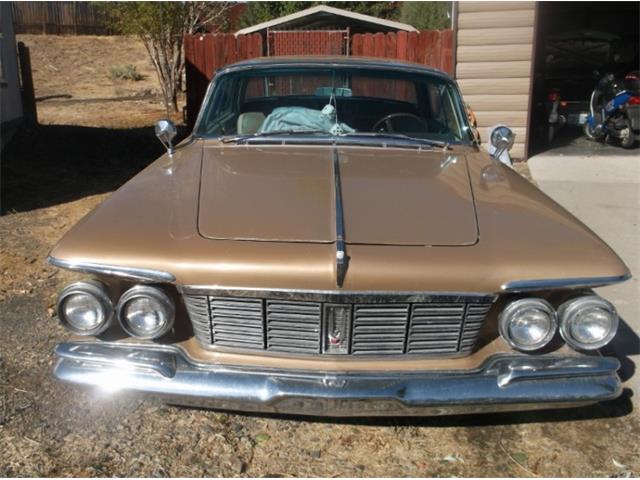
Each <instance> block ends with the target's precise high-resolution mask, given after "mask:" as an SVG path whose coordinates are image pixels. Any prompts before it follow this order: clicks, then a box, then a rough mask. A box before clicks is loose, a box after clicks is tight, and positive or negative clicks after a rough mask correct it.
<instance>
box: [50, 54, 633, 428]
mask: <svg viewBox="0 0 640 480" xmlns="http://www.w3.org/2000/svg"><path fill="white" fill-rule="evenodd" d="M473 130H474V129H473V128H472V127H470V126H469V123H468V119H467V115H466V113H465V108H464V103H463V101H462V98H461V96H460V94H459V91H458V88H457V86H456V83H455V82H454V81H453V80H452V79H451V78H450V77H448V76H447V75H445V74H443V73H441V72H439V71H437V70H433V69H430V68H426V67H424V66H419V65H413V64H408V63H399V62H395V61H386V60H380V59H356V58H348V57H341V58H324V57H310V58H295V57H288V58H268V59H256V60H250V61H245V62H242V63H237V64H235V65H231V66H229V67H226V68H225V69H223V70H222V71H220V72H218V73H217V75H216V76H215V78H214V80H213V82H212V83H211V85H210V87H209V89H208V92H207V95H206V97H205V100H204V102H203V106H202V108H201V112H200V114H199V117H198V120H197V122H196V125H195V128H194V130H193V133H192V135H191V136H190V137H189V138H188V139H186V140H185V141H184V142H183V143H182V144H180V145H179V146H177V147H176V148H174V146H173V144H172V140H173V137H174V135H175V127H174V126H173V124H172V123H171V122H169V121H161V122H159V123H158V124H157V126H156V133H157V135H158V137H159V138H160V139H161V141H162V142H163V143H164V144H165V145H166V147H167V154H166V155H163V156H162V157H161V158H159V159H158V160H157V161H156V162H155V163H153V164H152V165H150V166H149V167H148V168H146V169H145V170H144V171H142V172H141V173H140V174H138V175H137V176H136V177H135V178H133V179H132V180H131V181H129V182H128V183H127V184H125V185H124V186H122V187H121V188H120V189H119V190H118V191H117V192H115V193H114V194H113V195H111V196H110V197H109V198H108V199H107V200H106V201H105V202H104V203H103V204H102V205H100V206H99V207H98V208H97V209H96V210H95V211H93V212H92V213H90V214H89V215H88V216H87V217H86V218H84V219H83V220H82V221H80V222H79V223H78V224H77V225H76V226H74V227H73V228H72V229H71V230H70V231H69V232H68V233H67V234H66V235H65V236H64V238H63V239H62V240H61V241H60V243H59V244H58V245H57V246H56V247H55V248H54V249H53V250H52V252H51V254H50V257H49V261H50V262H51V263H52V264H53V265H56V266H58V267H61V268H67V269H71V270H75V271H79V272H85V273H86V274H88V275H89V278H88V279H87V280H86V281H81V282H76V283H73V284H71V285H69V286H68V287H66V288H65V289H64V290H63V291H62V292H61V294H60V297H59V301H58V318H59V320H60V321H61V322H62V324H63V325H64V326H65V327H67V328H68V329H69V330H70V331H71V332H73V333H74V334H77V335H79V337H77V338H74V339H73V340H72V341H67V342H64V343H61V344H59V345H58V346H57V348H56V354H57V357H58V360H57V364H56V366H55V376H56V377H57V378H58V379H60V380H63V381H66V382H70V383H72V384H78V385H84V386H91V387H97V388H99V389H103V390H105V391H109V392H116V391H135V392H142V393H145V394H149V395H153V396H158V397H160V398H162V399H164V400H165V401H167V402H169V403H174V404H182V405H193V406H201V407H211V408H220V409H233V410H244V411H262V412H274V413H288V414H309V415H328V416H358V415H367V416H368V415H433V414H448V413H470V412H471V413H472V412H483V411H499V410H519V409H532V408H549V407H554V408H555V407H564V406H577V405H585V404H589V403H594V402H598V401H602V400H607V399H613V398H615V397H617V396H618V395H619V394H620V392H621V385H620V380H619V378H618V376H617V373H616V371H617V369H618V368H619V362H618V360H617V359H616V358H612V357H606V356H603V355H601V354H600V353H599V349H600V348H601V347H603V346H605V345H607V344H608V343H609V342H610V341H611V340H612V338H613V337H614V335H615V334H616V330H617V326H618V316H617V313H616V310H615V308H614V306H613V305H612V304H611V303H610V302H608V301H607V300H605V299H603V298H601V297H599V296H598V295H596V294H594V293H593V291H592V290H590V289H591V288H592V287H596V286H601V285H607V284H612V283H615V282H620V281H623V280H626V279H628V278H629V277H630V272H629V270H628V268H627V267H626V266H625V265H624V263H623V262H622V261H621V260H620V258H618V256H617V255H616V254H615V253H614V252H613V251H612V250H611V249H610V248H609V247H608V246H607V245H606V244H605V243H604V242H603V241H602V240H601V239H600V238H598V237H597V236H596V235H595V234H594V233H593V232H592V231H591V230H589V229H588V228H587V227H586V226H585V225H583V224H582V223H581V222H580V221H579V220H577V219H576V218H575V217H573V216H572V215H571V214H569V213H568V212H567V211H565V210H564V209H563V208H562V207H561V206H560V205H558V204H557V203H555V202H554V201H553V200H551V199H550V198H548V197H547V196H545V195H544V194H543V193H542V192H540V191H539V190H538V189H537V188H536V187H535V186H534V185H533V184H532V183H530V182H529V181H527V180H526V179H524V178H523V177H521V176H520V175H518V174H517V173H516V172H514V171H513V170H512V169H511V168H510V167H509V166H508V165H505V164H504V163H502V162H500V161H498V158H502V157H503V156H504V154H505V150H506V149H508V148H509V146H510V144H512V142H513V135H512V133H511V132H510V130H509V129H508V128H505V127H501V128H498V129H496V130H495V132H494V134H493V135H491V137H492V138H491V139H490V141H491V143H492V147H493V150H495V151H494V153H493V155H492V156H490V155H489V154H487V153H485V151H484V150H482V149H481V147H480V146H479V145H478V144H477V141H476V136H475V132H474V131H473Z"/></svg>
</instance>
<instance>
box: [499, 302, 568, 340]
mask: <svg viewBox="0 0 640 480" xmlns="http://www.w3.org/2000/svg"><path fill="white" fill-rule="evenodd" d="M532 308H535V309H538V310H542V311H543V312H545V313H546V314H547V315H548V316H549V322H550V327H549V330H548V332H547V333H546V335H545V336H544V337H543V338H542V339H541V340H540V341H539V342H537V343H535V344H532V345H524V344H520V343H518V342H516V341H515V340H514V339H513V338H512V336H511V334H510V324H511V321H512V320H513V319H514V317H515V315H516V314H518V313H521V312H522V311H523V310H527V309H532ZM498 330H499V332H500V336H501V337H502V338H503V339H504V341H505V342H507V344H508V345H509V346H510V347H511V348H514V349H515V350H519V351H522V352H534V351H536V350H540V349H542V348H544V347H546V346H547V345H548V344H549V343H550V342H551V341H552V340H553V338H554V337H555V335H556V331H557V330H558V317H557V314H556V311H555V309H554V308H553V307H552V306H551V304H549V302H547V301H546V300H543V299H542V298H521V299H519V300H514V301H513V302H511V303H509V304H508V305H507V306H506V307H505V308H504V310H502V312H500V315H499V316H498Z"/></svg>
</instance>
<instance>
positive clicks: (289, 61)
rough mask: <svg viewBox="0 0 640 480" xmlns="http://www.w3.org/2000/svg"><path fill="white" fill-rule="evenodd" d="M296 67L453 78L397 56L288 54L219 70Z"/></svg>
mask: <svg viewBox="0 0 640 480" xmlns="http://www.w3.org/2000/svg"><path fill="white" fill-rule="evenodd" d="M287 66H291V67H295V66H313V67H321V66H338V67H362V68H382V69H389V70H402V71H406V72H416V73H428V74H432V75H437V76H440V77H443V78H446V79H448V80H452V78H451V77H450V76H449V75H448V74H446V73H444V72H443V71H441V70H438V69H437V68H433V67H428V66H426V65H423V64H420V63H412V62H406V61H402V60H398V59H395V58H377V57H348V56H323V55H314V56H295V55H292V56H286V57H256V58H252V59H249V60H243V61H240V62H237V63H233V64H231V65H227V66H225V67H223V68H222V69H220V70H219V72H220V73H228V72H232V71H236V70H246V69H251V68H256V67H265V68H267V67H287Z"/></svg>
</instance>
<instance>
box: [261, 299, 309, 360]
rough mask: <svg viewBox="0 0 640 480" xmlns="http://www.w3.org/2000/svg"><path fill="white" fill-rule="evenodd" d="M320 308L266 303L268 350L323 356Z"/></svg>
mask: <svg viewBox="0 0 640 480" xmlns="http://www.w3.org/2000/svg"><path fill="white" fill-rule="evenodd" d="M321 307H322V306H321V304H319V303H311V302H278V301H268V302H267V350H273V351H274V352H291V353H320V319H321V316H320V312H321Z"/></svg>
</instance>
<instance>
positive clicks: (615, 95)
mask: <svg viewBox="0 0 640 480" xmlns="http://www.w3.org/2000/svg"><path fill="white" fill-rule="evenodd" d="M639 130H640V80H639V76H638V72H631V73H629V74H628V75H627V76H626V77H625V79H624V88H622V87H621V86H620V84H619V83H618V82H617V81H616V79H615V77H614V76H613V75H612V74H607V75H605V76H604V77H602V78H601V79H600V81H599V82H598V84H597V86H596V88H595V89H594V90H593V92H592V93H591V99H590V102H589V115H588V116H587V121H586V122H585V124H584V133H585V135H586V136H587V138H589V139H590V140H597V141H605V142H609V141H610V140H611V139H612V138H617V139H618V140H619V141H620V144H621V145H622V147H623V148H632V147H633V145H634V143H635V140H636V138H640V131H639Z"/></svg>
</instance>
